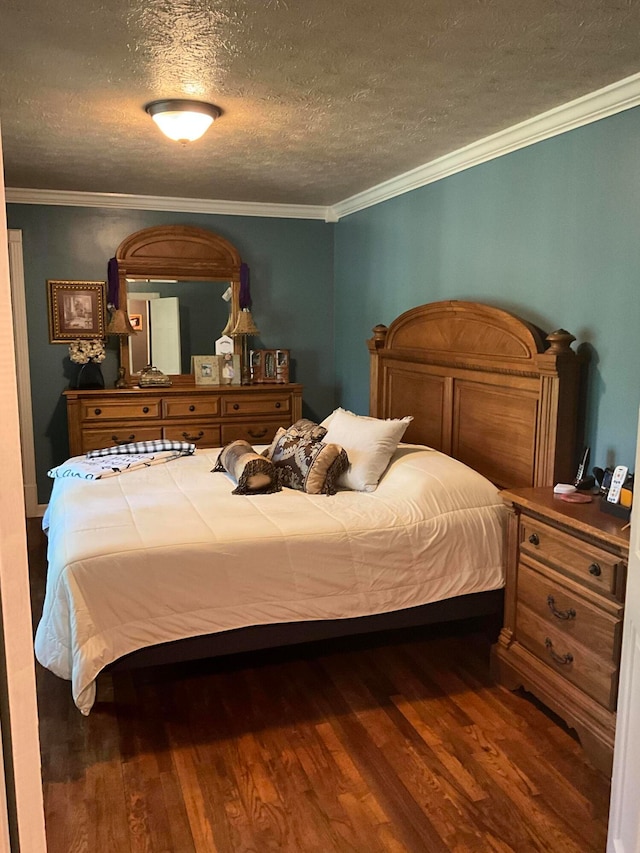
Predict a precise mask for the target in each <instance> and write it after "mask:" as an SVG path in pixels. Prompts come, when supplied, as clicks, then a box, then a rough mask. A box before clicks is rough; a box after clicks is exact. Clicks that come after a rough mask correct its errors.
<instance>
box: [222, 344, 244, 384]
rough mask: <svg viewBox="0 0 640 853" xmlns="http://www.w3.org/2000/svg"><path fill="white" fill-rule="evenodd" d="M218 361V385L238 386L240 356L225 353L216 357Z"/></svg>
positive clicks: (240, 378) (239, 381) (239, 379)
mask: <svg viewBox="0 0 640 853" xmlns="http://www.w3.org/2000/svg"><path fill="white" fill-rule="evenodd" d="M218 358H219V359H220V365H221V366H220V384H221V385H240V384H241V380H242V377H241V375H240V356H239V355H238V354H237V353H232V352H226V353H224V355H220V356H218Z"/></svg>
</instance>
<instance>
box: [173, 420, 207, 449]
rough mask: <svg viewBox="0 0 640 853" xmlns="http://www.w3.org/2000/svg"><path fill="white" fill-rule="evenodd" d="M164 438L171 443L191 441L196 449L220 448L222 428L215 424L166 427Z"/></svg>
mask: <svg viewBox="0 0 640 853" xmlns="http://www.w3.org/2000/svg"><path fill="white" fill-rule="evenodd" d="M162 437H163V438H166V439H168V440H169V441H189V442H191V443H192V444H195V445H196V447H220V427H219V426H218V425H217V424H215V425H214V426H211V425H210V424H206V423H205V424H198V423H195V424H181V425H180V426H169V427H168V426H166V427H165V428H164V429H163V430H162Z"/></svg>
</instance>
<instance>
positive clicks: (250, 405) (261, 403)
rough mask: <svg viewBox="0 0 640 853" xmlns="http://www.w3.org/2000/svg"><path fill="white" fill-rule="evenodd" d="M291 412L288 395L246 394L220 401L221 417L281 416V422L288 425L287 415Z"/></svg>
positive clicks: (230, 396)
mask: <svg viewBox="0 0 640 853" xmlns="http://www.w3.org/2000/svg"><path fill="white" fill-rule="evenodd" d="M290 412H291V397H290V396H289V394H278V393H273V394H269V395H268V396H267V395H266V394H260V395H256V396H255V397H253V396H248V395H246V394H244V395H242V396H240V395H238V396H232V395H229V396H228V397H224V398H223V399H222V414H223V415H274V414H276V413H278V414H281V415H282V417H283V422H284V421H287V424H288V423H289V413H290Z"/></svg>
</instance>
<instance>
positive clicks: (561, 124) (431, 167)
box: [332, 74, 640, 219]
mask: <svg viewBox="0 0 640 853" xmlns="http://www.w3.org/2000/svg"><path fill="white" fill-rule="evenodd" d="M639 104H640V74H634V75H633V76H631V77H625V79H624V80H619V81H618V82H617V83H612V84H611V85H610V86H605V87H604V88H602V89H598V90H596V91H595V92H591V93H589V94H588V95H583V96H582V97H581V98H577V99H576V100H574V101H569V102H568V103H566V104H562V106H559V107H555V108H554V109H552V110H549V111H548V112H545V113H541V114H540V115H538V116H534V117H533V118H531V119H527V120H526V121H523V122H520V124H515V125H513V126H512V127H508V128H507V129H506V130H502V131H499V132H498V133H494V134H492V135H491V136H487V137H485V138H484V139H480V140H478V141H477V142H472V143H471V144H470V145H467V146H465V147H464V148H460V149H458V150H457V151H454V152H452V153H451V154H445V155H444V156H443V157H439V158H438V159H436V160H432V161H431V162H430V163H426V164H425V165H424V166H419V167H418V168H417V169H412V170H411V171H410V172H405V173H404V174H402V175H398V176H397V177H395V178H391V179H390V180H388V181H384V182H383V183H381V184H377V185H376V186H374V187H371V188H370V189H368V190H365V191H364V192H361V193H357V194H356V195H353V196H351V197H350V198H346V199H344V200H343V201H339V202H337V203H336V204H334V205H333V208H332V209H333V212H334V213H335V215H336V216H337V218H338V219H341V218H342V217H343V216H348V215H349V214H351V213H356V212H357V211H358V210H364V209H365V208H367V207H372V206H373V205H375V204H380V202H383V201H387V200H388V199H391V198H395V196H398V195H403V194H404V193H407V192H410V191H411V190H415V189H418V188H419V187H424V186H426V185H427V184H432V183H434V182H435V181H439V180H441V179H442V178H447V177H449V176H450V175H455V174H456V173H457V172H462V171H464V170H465V169H470V168H471V167H472V166H477V165H479V164H480V163H486V162H487V161H488V160H495V159H496V158H497V157H502V156H503V155H505V154H510V153H511V152H512V151H517V150H519V149H520V148H526V147H527V146H529V145H534V144H535V143H536V142H541V141H542V140H544V139H549V138H551V137H553V136H559V135H560V134H562V133H566V132H567V131H569V130H575V129H576V128H578V127H583V126H584V125H586V124H591V123H593V122H594V121H599V120H600V119H603V118H607V117H608V116H611V115H615V114H616V113H619V112H623V111H624V110H628V109H631V108H632V107H637V106H638V105H639Z"/></svg>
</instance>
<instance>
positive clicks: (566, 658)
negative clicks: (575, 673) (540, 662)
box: [544, 637, 573, 666]
mask: <svg viewBox="0 0 640 853" xmlns="http://www.w3.org/2000/svg"><path fill="white" fill-rule="evenodd" d="M544 644H545V646H546V647H547V651H548V652H549V654H550V655H551V657H552V658H553V660H554V661H555V662H556V663H559V664H561V666H566V665H567V664H569V663H573V655H572V654H571V653H570V652H567V653H566V655H559V654H558V653H557V652H554V651H553V643H552V642H551V640H550V639H549V637H547V639H546V640H545V641H544Z"/></svg>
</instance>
